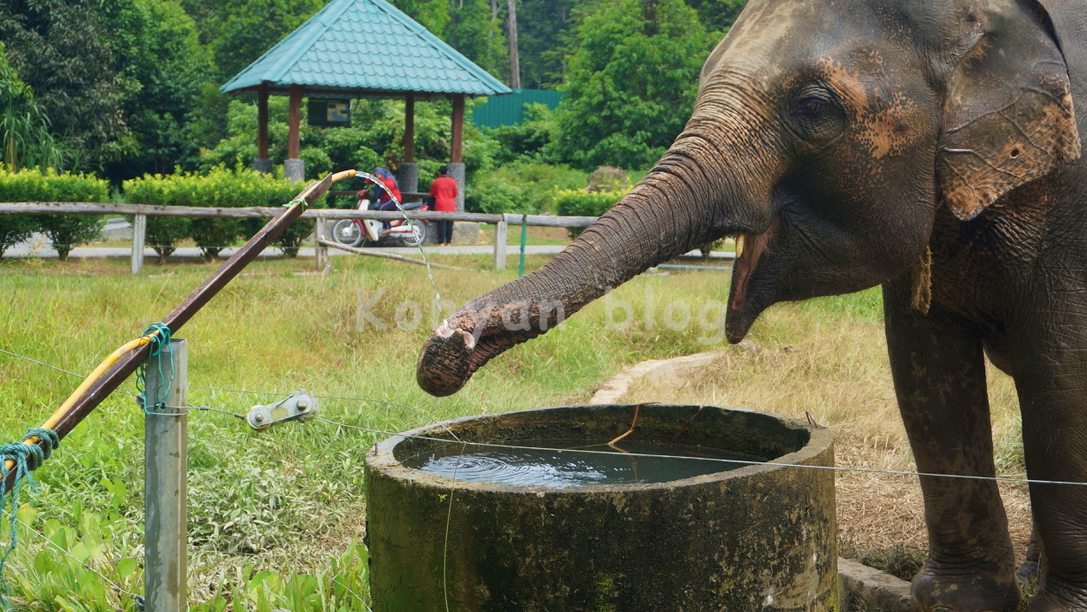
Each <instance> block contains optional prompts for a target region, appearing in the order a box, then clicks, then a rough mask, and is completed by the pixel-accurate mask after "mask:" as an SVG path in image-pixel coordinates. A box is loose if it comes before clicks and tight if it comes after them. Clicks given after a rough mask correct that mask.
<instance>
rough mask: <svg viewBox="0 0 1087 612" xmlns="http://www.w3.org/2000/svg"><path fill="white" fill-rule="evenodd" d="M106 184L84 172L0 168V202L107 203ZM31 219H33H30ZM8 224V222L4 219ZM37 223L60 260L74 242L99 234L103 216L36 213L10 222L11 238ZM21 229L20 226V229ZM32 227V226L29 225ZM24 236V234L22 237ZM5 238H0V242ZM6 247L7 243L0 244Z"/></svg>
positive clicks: (107, 191) (91, 238)
mask: <svg viewBox="0 0 1087 612" xmlns="http://www.w3.org/2000/svg"><path fill="white" fill-rule="evenodd" d="M108 200H109V183H107V182H106V181H105V180H104V179H100V178H97V177H94V176H88V175H83V174H71V173H68V172H63V173H61V172H57V171H56V170H53V169H49V170H47V171H45V173H44V174H43V173H42V172H41V171H39V170H20V171H17V172H11V171H8V170H3V169H0V201H7V202H106V201H108ZM31 219H32V221H31ZM5 223H8V222H5ZM30 223H32V224H33V225H36V226H37V227H38V228H39V229H40V230H41V231H42V232H44V233H45V235H46V236H48V237H49V240H50V242H52V243H53V248H54V249H56V251H57V254H58V256H59V257H60V259H61V261H63V260H65V259H67V258H68V253H69V252H71V250H72V247H74V246H75V245H77V244H84V243H86V242H90V241H91V240H94V239H95V238H97V237H98V234H99V232H100V231H101V229H102V219H101V218H99V217H97V216H93V215H35V216H33V217H32V218H26V217H24V218H23V220H22V221H18V220H16V221H14V222H11V225H12V229H11V230H9V233H10V235H11V236H13V237H17V236H19V234H20V232H23V233H25V232H26V231H27V229H28V225H29V224H30ZM20 227H21V228H22V229H19V228H20ZM31 229H32V228H31ZM24 237H25V236H24ZM3 240H4V238H0V242H2V241H3ZM2 246H3V247H4V248H6V246H7V245H6V244H3V245H2Z"/></svg>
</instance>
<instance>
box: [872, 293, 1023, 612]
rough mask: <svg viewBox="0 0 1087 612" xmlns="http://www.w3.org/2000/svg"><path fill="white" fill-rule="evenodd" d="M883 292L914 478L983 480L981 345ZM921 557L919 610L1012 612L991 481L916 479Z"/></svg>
mask: <svg viewBox="0 0 1087 612" xmlns="http://www.w3.org/2000/svg"><path fill="white" fill-rule="evenodd" d="M903 285H904V283H895V284H889V285H887V286H885V287H884V292H883V293H884V308H885V325H886V331H887V343H888V348H889V351H890V357H891V370H892V373H893V375H894V383H895V392H896V394H897V396H898V403H899V409H900V410H901V412H902V418H903V420H904V422H905V425H906V433H907V434H908V435H909V439H910V446H911V447H912V448H913V454H914V459H915V461H916V462H917V469H918V471H920V472H923V473H930V474H963V475H974V476H987V477H991V476H993V475H994V474H995V466H994V464H993V443H992V430H991V426H990V422H989V399H988V395H987V393H986V388H985V363H984V358H983V354H982V345H981V341H980V338H979V337H978V335H977V334H976V332H974V330H973V329H971V327H970V325H969V324H968V323H966V322H964V321H961V320H958V319H956V318H955V317H953V316H952V315H949V314H947V313H941V311H940V309H939V307H938V306H937V305H933V308H932V310H931V312H930V314H929V315H928V316H922V315H920V314H919V313H917V312H915V311H914V310H912V309H911V308H910V306H909V297H908V296H909V291H908V288H907V287H904V286H903ZM921 489H922V492H923V494H924V501H925V523H926V526H927V527H928V537H929V554H928V559H927V560H926V561H925V565H924V567H923V568H922V569H921V571H920V573H918V575H917V576H916V577H915V578H914V581H913V596H914V599H915V600H916V602H917V604H918V607H919V608H920V609H921V610H949V611H950V610H956V611H965V610H1015V609H1016V607H1017V605H1018V602H1019V590H1018V587H1017V586H1016V583H1015V559H1014V553H1013V549H1012V543H1011V537H1010V536H1009V534H1008V523H1007V517H1006V516H1005V513H1004V506H1003V505H1002V504H1001V501H1000V493H999V491H998V490H997V486H996V483H995V482H994V481H992V480H966V479H951V478H940V477H930V476H926V477H922V478H921Z"/></svg>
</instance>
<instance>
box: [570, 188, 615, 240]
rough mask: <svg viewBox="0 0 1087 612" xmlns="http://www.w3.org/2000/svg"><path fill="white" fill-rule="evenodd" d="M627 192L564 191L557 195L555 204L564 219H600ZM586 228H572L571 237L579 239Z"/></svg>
mask: <svg viewBox="0 0 1087 612" xmlns="http://www.w3.org/2000/svg"><path fill="white" fill-rule="evenodd" d="M626 194H627V192H625V191H594V192H588V191H578V190H573V189H564V190H562V191H559V192H558V193H557V194H556V195H555V202H556V205H557V208H558V211H559V214H560V215H562V216H563V217H599V216H600V215H602V214H604V213H606V212H608V210H609V209H610V208H611V207H612V206H615V204H616V203H617V202H618V201H619V200H620V199H622V197H623V196H624V195H626ZM583 229H585V228H581V227H571V228H570V229H569V232H570V236H571V237H577V235H578V234H580V233H581V231H582V230H583Z"/></svg>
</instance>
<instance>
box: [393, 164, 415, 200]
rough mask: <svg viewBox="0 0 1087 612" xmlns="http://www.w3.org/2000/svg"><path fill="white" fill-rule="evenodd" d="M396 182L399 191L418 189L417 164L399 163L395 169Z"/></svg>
mask: <svg viewBox="0 0 1087 612" xmlns="http://www.w3.org/2000/svg"><path fill="white" fill-rule="evenodd" d="M396 183H397V184H398V185H399V186H400V192H401V193H407V192H409V191H416V192H417V191H419V165H418V164H413V163H410V162H404V163H402V164H400V169H399V170H397V171H396ZM405 197H406V196H405Z"/></svg>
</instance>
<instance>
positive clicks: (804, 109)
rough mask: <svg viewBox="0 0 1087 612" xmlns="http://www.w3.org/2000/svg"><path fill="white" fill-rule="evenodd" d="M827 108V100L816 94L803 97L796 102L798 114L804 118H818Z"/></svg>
mask: <svg viewBox="0 0 1087 612" xmlns="http://www.w3.org/2000/svg"><path fill="white" fill-rule="evenodd" d="M826 110H827V102H826V100H823V99H821V98H816V97H815V96H808V97H806V98H802V99H801V100H799V101H798V102H797V103H796V114H797V116H799V117H801V118H804V119H816V118H818V117H820V116H822V115H823V114H824V113H825V112H826Z"/></svg>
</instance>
